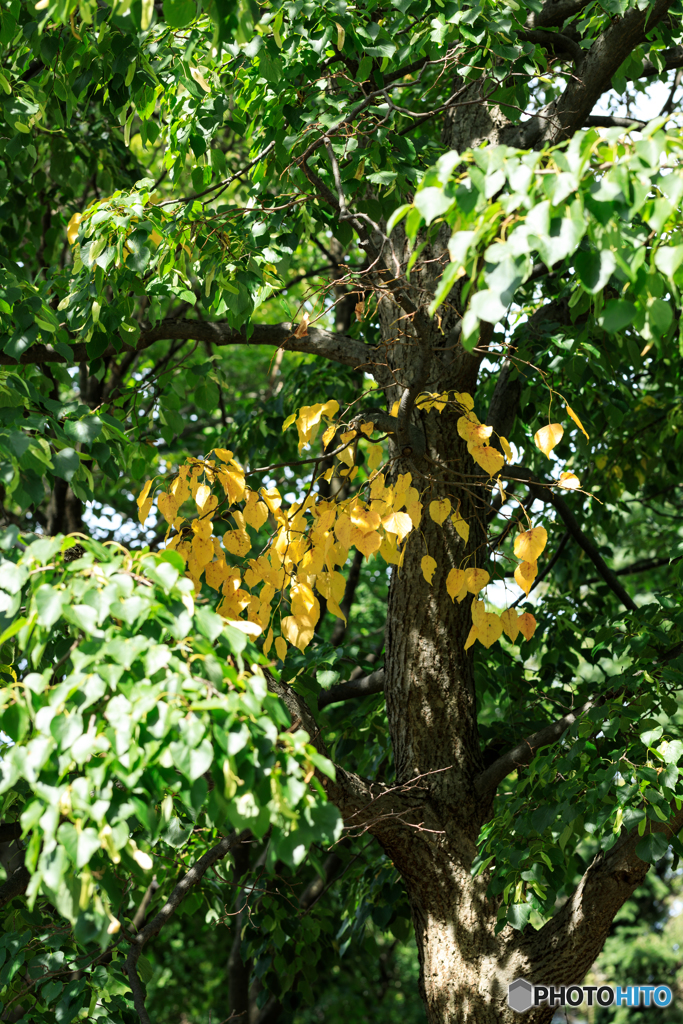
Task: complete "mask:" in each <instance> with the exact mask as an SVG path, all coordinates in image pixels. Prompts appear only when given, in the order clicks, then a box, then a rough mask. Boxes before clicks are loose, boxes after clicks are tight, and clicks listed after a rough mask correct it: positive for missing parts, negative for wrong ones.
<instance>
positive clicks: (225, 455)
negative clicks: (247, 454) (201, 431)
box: [214, 448, 234, 462]
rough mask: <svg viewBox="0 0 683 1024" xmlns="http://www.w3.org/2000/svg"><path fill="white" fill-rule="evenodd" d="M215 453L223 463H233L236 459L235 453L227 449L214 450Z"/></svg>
mask: <svg viewBox="0 0 683 1024" xmlns="http://www.w3.org/2000/svg"><path fill="white" fill-rule="evenodd" d="M214 453H215V454H216V455H217V456H218V458H219V459H222V461H223V462H231V461H232V459H233V458H234V452H231V451H228V449H227V448H214Z"/></svg>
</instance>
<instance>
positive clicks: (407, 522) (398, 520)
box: [382, 512, 413, 544]
mask: <svg viewBox="0 0 683 1024" xmlns="http://www.w3.org/2000/svg"><path fill="white" fill-rule="evenodd" d="M382 526H383V527H384V529H385V530H386V531H387V533H395V534H396V536H397V537H398V542H399V544H401V543H402V542H403V539H404V538H405V537H407V536H408V534H409V533H410V531H411V530H412V528H413V521H412V519H411V517H410V516H409V515H408V513H407V512H392V514H391V515H389V516H385V517H384V519H383V520H382Z"/></svg>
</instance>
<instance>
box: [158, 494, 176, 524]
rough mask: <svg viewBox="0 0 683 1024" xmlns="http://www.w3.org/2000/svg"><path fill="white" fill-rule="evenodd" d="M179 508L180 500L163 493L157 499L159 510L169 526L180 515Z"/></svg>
mask: <svg viewBox="0 0 683 1024" xmlns="http://www.w3.org/2000/svg"><path fill="white" fill-rule="evenodd" d="M178 506H179V502H178V500H177V499H176V498H174V497H173V496H172V495H170V494H164V493H162V494H160V495H159V496H158V498H157V508H158V509H159V511H160V512H161V514H162V516H163V517H164V519H165V520H166V522H167V523H168V524H169V525H172V524H173V520H174V519H175V518H176V516H177V515H178Z"/></svg>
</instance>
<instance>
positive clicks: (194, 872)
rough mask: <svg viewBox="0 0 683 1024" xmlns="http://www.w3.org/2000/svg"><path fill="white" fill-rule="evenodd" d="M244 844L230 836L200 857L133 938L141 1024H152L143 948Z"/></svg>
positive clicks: (130, 966)
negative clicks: (139, 967) (142, 972)
mask: <svg viewBox="0 0 683 1024" xmlns="http://www.w3.org/2000/svg"><path fill="white" fill-rule="evenodd" d="M241 842H242V837H241V835H240V836H230V837H227V836H226V837H225V838H223V839H221V841H220V843H217V844H216V846H213V847H212V848H211V849H210V850H207V852H206V853H205V854H204V856H203V857H200V858H199V860H198V861H197V863H196V864H194V865H193V866H192V867H191V868H190V870H189V871H188V872H187V873H186V874H185V875H183V877H182V878H181V879H180V881H179V882H178V884H177V885H176V887H175V889H174V890H173V892H172V893H171V895H170V896H169V898H168V899H167V901H166V903H164V905H163V907H162V908H161V910H160V911H159V913H158V914H157V915H156V916H155V917H153V918H152V920H151V921H150V922H149V924H146V925H145V927H144V928H143V929H142V930H141V931H139V932H138V933H137V935H136V936H135V937H134V938H133V940H132V942H131V947H130V950H129V951H128V956H127V958H126V972H127V974H128V981H129V983H130V987H131V990H132V992H133V1002H134V1004H135V1010H136V1012H137V1015H138V1017H139V1019H140V1024H151V1021H150V1017H149V1014H148V1013H147V1009H146V1007H145V990H144V988H143V986H142V982H141V981H140V977H139V975H138V972H137V962H138V960H139V958H140V953H141V952H142V947H143V946H144V945H145V943H146V942H148V941H149V940H150V939H151V938H153V937H154V936H155V935H158V934H159V932H160V931H161V929H162V928H163V927H164V925H165V924H166V922H167V921H168V920H169V918H170V917H172V916H173V914H174V913H175V911H176V910H177V909H178V907H179V906H180V904H181V903H182V902H183V900H184V899H185V898H186V896H189V894H190V891H191V890H192V888H193V886H195V885H196V884H197V883H198V882H200V881H201V880H202V878H203V877H204V875H205V874H206V872H207V871H208V870H209V868H210V867H212V866H213V865H214V864H216V862H217V861H219V860H222V859H223V858H224V857H226V856H227V855H228V853H229V852H230V850H232V849H233V847H235V846H237V845H238V844H239V843H241Z"/></svg>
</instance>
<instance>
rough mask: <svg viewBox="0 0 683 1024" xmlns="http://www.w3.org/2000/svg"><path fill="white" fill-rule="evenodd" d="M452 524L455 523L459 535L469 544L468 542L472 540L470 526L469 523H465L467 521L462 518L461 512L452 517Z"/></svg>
mask: <svg viewBox="0 0 683 1024" xmlns="http://www.w3.org/2000/svg"><path fill="white" fill-rule="evenodd" d="M451 522H452V523H453V526H454V527H455V529H456V531H457V532H458V534H459V535H460V536H461V537H462V539H463V540H464V541H465V544H467V541H468V540H469V539H470V525H469V523H466V522H465V520H464V519H463V518H462V516H461V515H460V513H459V512H455V513H454V514H453V515H452V516H451Z"/></svg>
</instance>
